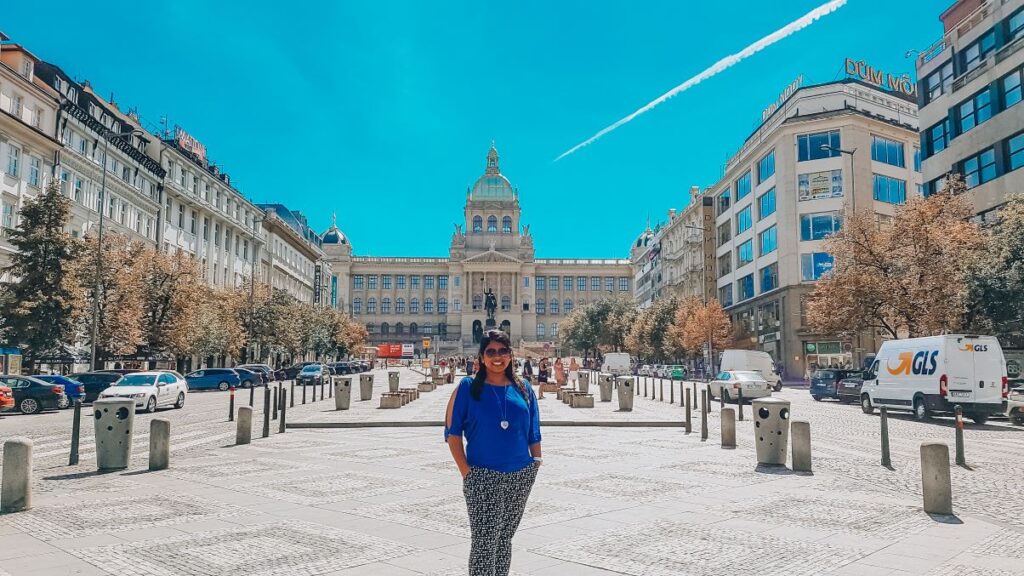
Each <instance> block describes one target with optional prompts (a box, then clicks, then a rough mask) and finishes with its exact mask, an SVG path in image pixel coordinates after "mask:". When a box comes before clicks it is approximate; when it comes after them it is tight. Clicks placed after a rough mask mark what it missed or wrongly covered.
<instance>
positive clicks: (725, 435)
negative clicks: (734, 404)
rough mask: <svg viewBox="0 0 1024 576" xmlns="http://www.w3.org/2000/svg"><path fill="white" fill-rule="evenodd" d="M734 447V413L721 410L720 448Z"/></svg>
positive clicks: (730, 409) (729, 409) (724, 409)
mask: <svg viewBox="0 0 1024 576" xmlns="http://www.w3.org/2000/svg"><path fill="white" fill-rule="evenodd" d="M735 447H736V411H735V410H733V409H732V408H722V448H735Z"/></svg>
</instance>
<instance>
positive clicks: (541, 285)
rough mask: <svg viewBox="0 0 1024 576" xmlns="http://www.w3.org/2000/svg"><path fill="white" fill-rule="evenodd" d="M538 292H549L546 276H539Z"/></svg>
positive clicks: (537, 279)
mask: <svg viewBox="0 0 1024 576" xmlns="http://www.w3.org/2000/svg"><path fill="white" fill-rule="evenodd" d="M535 281H536V283H537V286H536V288H537V290H547V278H546V277H544V276H537V278H536V280H535Z"/></svg>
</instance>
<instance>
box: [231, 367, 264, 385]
mask: <svg viewBox="0 0 1024 576" xmlns="http://www.w3.org/2000/svg"><path fill="white" fill-rule="evenodd" d="M234 371H235V374H238V381H239V383H240V385H241V387H242V388H251V387H253V386H259V385H261V384H264V382H263V376H264V374H263V373H262V372H257V371H256V370H250V369H248V368H242V367H240V366H235V368H234Z"/></svg>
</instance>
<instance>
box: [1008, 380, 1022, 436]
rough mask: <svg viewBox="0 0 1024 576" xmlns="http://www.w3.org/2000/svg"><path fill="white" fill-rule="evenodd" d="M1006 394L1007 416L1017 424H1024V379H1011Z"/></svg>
mask: <svg viewBox="0 0 1024 576" xmlns="http://www.w3.org/2000/svg"><path fill="white" fill-rule="evenodd" d="M1009 386H1010V391H1009V393H1008V394H1007V395H1006V417H1007V418H1009V419H1010V422H1012V423H1013V424H1016V425H1017V426H1024V379H1017V380H1012V381H1010V384H1009Z"/></svg>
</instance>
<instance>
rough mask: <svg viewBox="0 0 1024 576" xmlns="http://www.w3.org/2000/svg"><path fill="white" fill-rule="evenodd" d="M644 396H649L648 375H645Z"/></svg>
mask: <svg viewBox="0 0 1024 576" xmlns="http://www.w3.org/2000/svg"><path fill="white" fill-rule="evenodd" d="M644 398H647V376H644Z"/></svg>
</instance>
